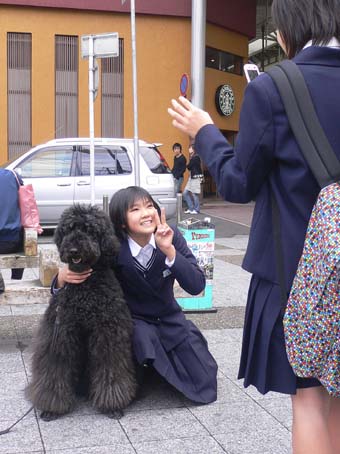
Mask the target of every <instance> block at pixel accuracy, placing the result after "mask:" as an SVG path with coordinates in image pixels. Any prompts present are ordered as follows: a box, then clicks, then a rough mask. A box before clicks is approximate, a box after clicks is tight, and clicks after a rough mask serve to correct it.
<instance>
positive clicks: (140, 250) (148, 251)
mask: <svg viewBox="0 0 340 454" xmlns="http://www.w3.org/2000/svg"><path fill="white" fill-rule="evenodd" d="M128 243H129V247H130V251H131V255H132V257H134V258H135V259H136V260H137V261H138V262H139V263H140V264H141V265H142V266H144V267H146V265H147V263H148V262H149V260H150V259H151V257H152V253H153V251H154V249H156V242H155V236H154V234H152V235H151V238H150V241H149V242H148V244H146V245H145V246H144V247H142V246H140V245H139V244H138V243H136V241H135V240H133V239H132V238H131V237H130V236H129V237H128Z"/></svg>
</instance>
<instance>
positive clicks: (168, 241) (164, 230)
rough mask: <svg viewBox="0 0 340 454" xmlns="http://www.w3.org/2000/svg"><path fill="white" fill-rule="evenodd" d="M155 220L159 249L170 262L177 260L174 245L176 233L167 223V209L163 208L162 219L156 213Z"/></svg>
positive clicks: (156, 239)
mask: <svg viewBox="0 0 340 454" xmlns="http://www.w3.org/2000/svg"><path fill="white" fill-rule="evenodd" d="M155 220H156V225H157V229H156V232H155V241H156V244H157V246H158V247H159V249H160V250H161V251H162V252H163V254H165V255H166V256H167V258H168V260H169V261H172V260H173V259H174V258H175V255H176V250H175V248H174V246H173V244H172V239H173V237H174V232H173V230H172V228H171V227H169V226H168V224H167V223H166V218H165V209H164V208H161V218H159V215H158V212H157V211H156V214H155Z"/></svg>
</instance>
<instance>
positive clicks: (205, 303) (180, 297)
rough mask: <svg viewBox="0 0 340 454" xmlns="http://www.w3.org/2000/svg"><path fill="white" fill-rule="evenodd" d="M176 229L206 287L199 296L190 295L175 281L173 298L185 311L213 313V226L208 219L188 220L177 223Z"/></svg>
mask: <svg viewBox="0 0 340 454" xmlns="http://www.w3.org/2000/svg"><path fill="white" fill-rule="evenodd" d="M177 227H178V229H179V231H180V232H181V233H182V235H183V236H184V238H185V240H186V242H187V244H188V247H189V249H190V250H191V252H192V253H193V254H194V256H195V257H196V260H197V263H198V265H199V266H200V267H201V268H202V270H203V272H204V275H205V279H206V285H205V289H204V290H203V291H202V292H201V293H200V294H199V295H190V294H189V293H187V292H186V291H185V290H183V289H182V288H181V287H180V286H179V284H178V282H177V281H175V287H174V292H175V298H176V300H177V301H178V303H179V305H180V306H181V307H182V309H184V310H186V311H194V312H196V311H197V312H199V311H204V310H205V311H213V304H212V303H213V295H212V292H213V274H214V250H215V226H214V225H213V224H211V223H210V219H206V220H204V221H201V220H199V219H195V218H188V219H185V220H183V221H181V222H179V223H178V225H177Z"/></svg>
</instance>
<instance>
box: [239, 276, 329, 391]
mask: <svg viewBox="0 0 340 454" xmlns="http://www.w3.org/2000/svg"><path fill="white" fill-rule="evenodd" d="M238 378H243V379H244V386H245V387H247V386H249V385H253V386H255V387H256V388H257V390H258V391H259V392H260V393H262V394H265V393H267V392H268V391H276V392H280V393H284V394H295V393H296V390H297V388H308V387H312V386H320V382H319V381H318V380H316V379H314V378H300V377H297V376H296V375H295V374H294V372H293V369H292V368H291V366H290V364H289V362H288V358H287V354H286V349H285V341H284V332H283V323H282V313H281V298H280V288H279V286H278V285H276V284H273V283H272V282H269V281H266V280H264V279H259V278H258V277H256V276H253V277H252V279H251V283H250V287H249V292H248V301H247V306H246V313H245V323H244V332H243V340H242V353H241V360H240V369H239V374H238Z"/></svg>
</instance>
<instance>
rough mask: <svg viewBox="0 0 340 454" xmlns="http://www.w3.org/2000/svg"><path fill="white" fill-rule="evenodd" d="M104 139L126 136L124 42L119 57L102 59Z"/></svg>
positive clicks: (102, 133)
mask: <svg viewBox="0 0 340 454" xmlns="http://www.w3.org/2000/svg"><path fill="white" fill-rule="evenodd" d="M101 92H102V123H101V124H102V131H101V135H102V137H123V136H124V122H123V120H124V41H123V39H121V38H120V39H119V56H118V57H110V58H102V59H101Z"/></svg>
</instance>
